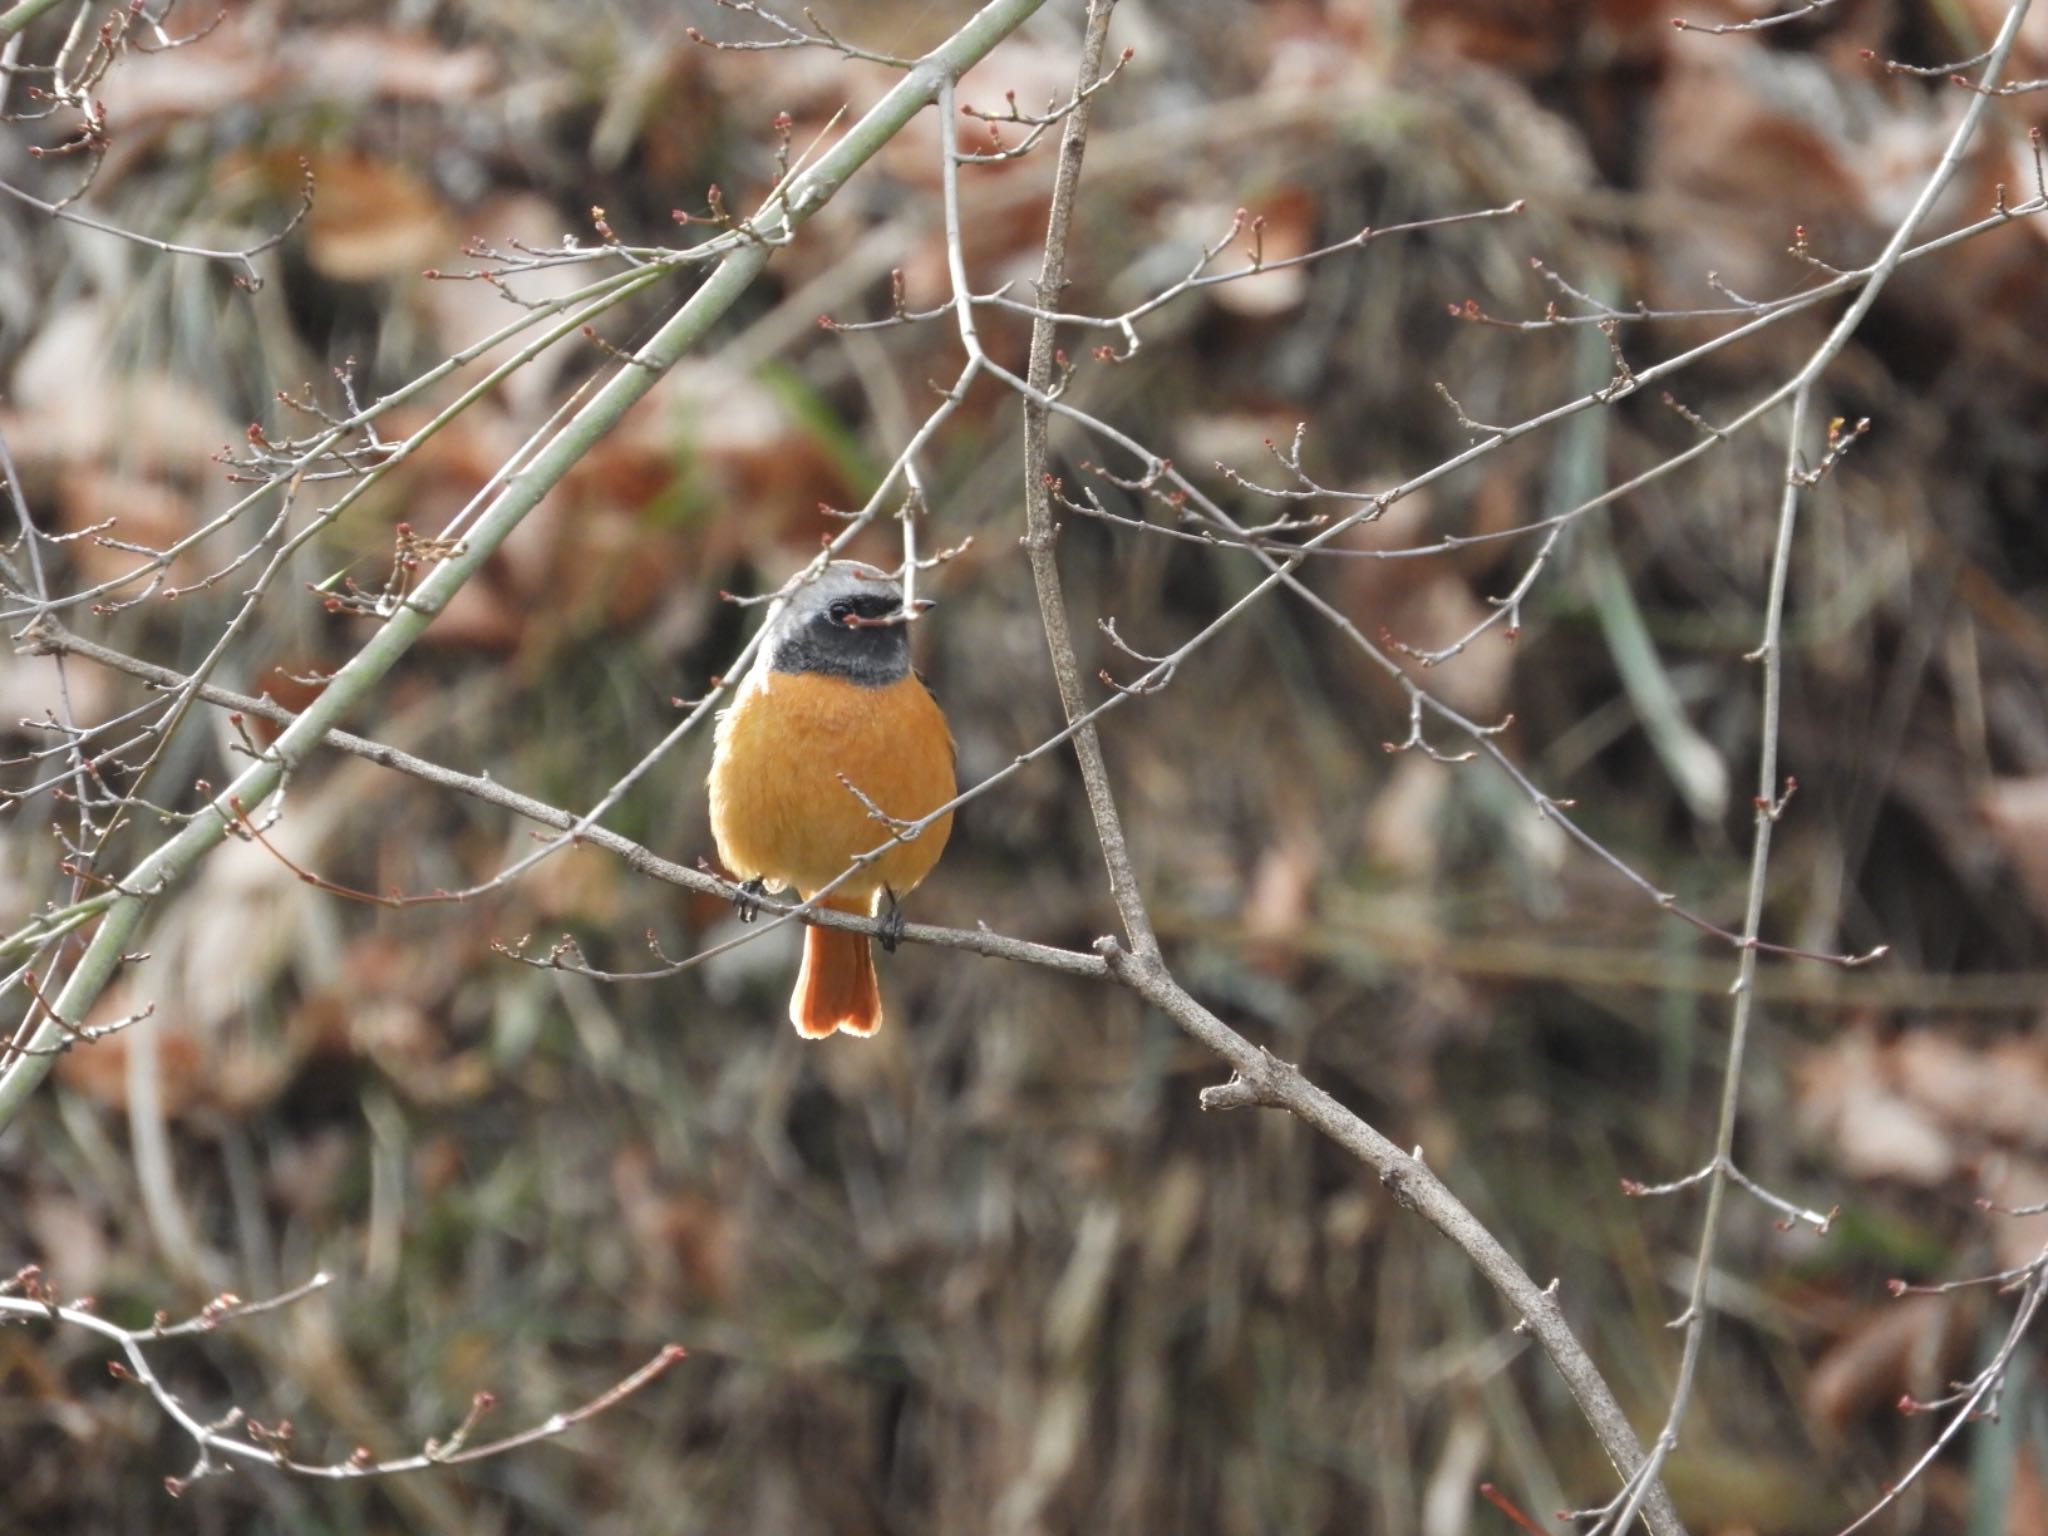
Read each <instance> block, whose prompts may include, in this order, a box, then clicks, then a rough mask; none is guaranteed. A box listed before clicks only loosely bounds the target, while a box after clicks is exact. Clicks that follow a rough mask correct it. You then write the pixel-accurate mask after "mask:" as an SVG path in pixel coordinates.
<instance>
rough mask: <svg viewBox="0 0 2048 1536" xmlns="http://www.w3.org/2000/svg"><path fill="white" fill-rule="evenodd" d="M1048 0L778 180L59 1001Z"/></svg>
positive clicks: (939, 65) (92, 992) (95, 945)
mask: <svg viewBox="0 0 2048 1536" xmlns="http://www.w3.org/2000/svg"><path fill="white" fill-rule="evenodd" d="M1043 4H1044V0H990V3H989V4H987V5H985V6H984V7H983V8H982V9H981V10H980V11H978V12H977V13H976V14H975V15H974V16H973V17H972V18H971V19H969V20H968V22H967V23H966V24H965V25H964V26H963V27H961V28H960V30H959V31H957V32H955V33H954V34H953V36H951V37H950V38H948V39H947V40H946V41H945V42H943V43H941V44H940V45H939V46H938V47H937V48H936V49H934V50H933V51H932V52H931V53H930V54H928V55H926V56H925V57H924V58H923V59H922V60H920V61H919V62H918V64H917V66H916V67H915V68H914V69H912V70H911V71H910V72H909V73H908V74H906V75H905V76H904V77H903V78H902V79H901V80H900V81H898V82H897V84H896V85H895V87H894V88H893V89H891V90H890V92H889V93H888V94H887V95H886V96H884V97H883V98H882V99H881V101H879V102H877V103H876V104H875V106H874V107H872V108H871V109H870V110H869V111H868V113H867V114H866V116H864V117H863V118H862V119H861V120H860V121H859V122H858V123H856V124H855V125H854V126H853V127H852V128H850V129H849V130H848V131H847V133H846V136H845V137H844V138H842V139H841V140H840V141H839V142H838V143H837V144H835V145H834V146H833V147H832V148H831V149H830V150H828V151H827V152H826V153H825V154H824V155H822V156H821V157H820V158H819V159H818V161H817V162H816V164H814V165H813V166H812V167H811V168H810V169H809V170H807V171H805V172H804V173H803V174H801V175H800V176H797V177H795V178H793V179H792V180H791V182H790V183H789V184H788V186H787V187H786V188H784V189H782V190H781V192H780V193H779V194H778V197H777V199H776V206H775V208H774V209H772V210H770V211H768V212H767V213H764V215H763V216H762V222H763V223H765V224H767V225H768V226H770V227H769V228H768V229H767V230H766V231H765V232H764V235H763V238H762V239H761V240H759V241H749V242H745V243H742V244H741V245H739V246H737V247H736V248H735V249H733V250H732V251H731V252H730V253H729V254H728V255H727V256H726V257H725V258H724V260H722V261H721V262H720V263H719V264H718V266H717V267H716V268H715V269H714V270H713V271H712V272H711V273H710V275H709V276H708V277H706V278H705V280H704V282H703V284H702V285H701V286H700V287H699V288H698V289H697V291H696V292H695V293H693V294H692V295H691V296H690V298H689V299H688V300H687V301H686V302H685V303H684V304H683V305H682V307H681V308H680V309H678V310H677V311H676V313H675V314H674V315H672V316H671V317H670V318H669V319H668V320H667V321H666V322H665V323H664V324H663V325H662V326H661V328H660V329H659V330H658V331H656V332H655V334H654V336H653V337H652V339H650V340H649V341H648V342H647V343H646V345H645V346H643V347H642V348H641V349H640V350H639V351H638V352H636V353H635V354H634V355H633V360H632V362H631V363H630V364H629V365H627V366H623V367H621V368H620V369H619V370H618V371H617V372H616V373H614V374H613V375H612V377H611V378H610V379H609V380H608V381H607V382H606V383H605V385H604V387H603V388H602V389H600V390H598V391H597V393H596V394H595V395H594V396H592V398H591V400H590V401H589V403H588V404H586V405H585V406H584V407H583V409H582V410H580V411H578V412H577V413H576V414H575V416H573V417H571V418H570V420H569V421H568V423H567V424H566V425H564V426H563V428H562V430H561V431H560V432H558V433H556V434H555V436H554V437H552V438H551V439H549V441H548V443H547V444H546V446H545V447H543V448H542V449H541V450H540V451H539V452H538V453H536V454H535V455H534V458H533V460H532V462H531V463H530V464H529V465H528V466H527V468H526V469H525V470H524V472H522V473H521V474H520V475H519V476H518V477H517V478H516V479H515V480H513V481H512V482H511V483H510V484H508V485H507V486H506V487H505V488H504V490H503V491H501V492H500V493H499V495H498V496H497V497H496V499H494V500H493V501H492V503H491V504H490V506H489V507H488V508H486V509H485V510H484V512H483V513H481V514H480V515H479V516H478V518H477V520H476V522H475V524H474V526H472V527H471V528H470V529H469V530H468V531H467V532H466V533H465V535H464V540H463V546H462V550H461V552H460V553H458V554H456V555H454V556H452V557H451V558H450V559H448V560H445V561H443V562H442V563H441V564H440V565H439V566H437V567H436V568H435V569H434V571H433V573H432V574H431V575H430V576H428V577H427V579H426V580H425V581H424V582H423V583H422V584H421V585H420V587H419V589H418V590H417V591H416V592H415V593H414V594H413V595H412V597H411V599H410V601H408V602H407V603H405V604H404V605H402V606H401V607H400V608H399V609H398V611H397V612H396V613H394V614H393V615H392V617H391V618H390V620H389V621H388V622H387V623H386V624H385V625H384V627H383V628H382V629H380V630H379V631H378V632H377V634H376V635H375V636H373V637H372V638H371V639H370V641H369V642H368V643H367V644H366V645H364V646H363V648H362V649H361V650H360V651H358V652H357V653H356V655H355V656H354V657H353V658H352V659H351V660H350V661H349V662H348V664H347V665H346V666H344V667H342V668H341V670H340V671H339V672H337V673H336V674H335V676H334V679H333V681H332V682H331V683H330V684H329V686H328V688H327V689H326V691H325V692H323V693H322V694H321V696H320V697H319V698H318V699H317V700H315V701H314V702H313V703H312V704H311V705H309V706H308V707H307V709H306V711H305V713H303V714H302V715H301V716H300V717H299V718H298V720H297V721H296V722H294V723H293V724H292V725H291V726H289V727H287V728H286V730H285V732H284V734H283V735H281V736H280V737H278V739H277V741H276V743H275V744H274V746H273V748H272V751H271V753H270V755H269V756H268V757H267V758H266V759H265V760H264V761H261V762H258V763H256V764H254V765H253V766H252V767H250V768H248V769H247V770H245V771H244V772H243V773H242V774H240V775H239V776H238V777H237V778H236V780H235V782H234V783H233V784H231V785H229V786H228V787H227V788H226V789H225V790H223V791H221V793H220V794H219V796H218V797H217V798H216V799H215V800H214V802H213V806H212V808H213V810H214V812H215V814H213V815H208V816H200V817H197V818H195V819H194V820H193V821H191V822H190V823H189V824H188V825H187V826H186V827H185V828H184V830H182V831H181V832H179V833H178V834H177V835H176V836H175V837H173V838H171V839H170V840H169V841H168V842H166V843H164V844H162V845H161V846H160V847H158V848H157V850H156V851H155V852H154V853H152V854H150V855H149V856H148V857H147V858H145V859H144V860H143V861H142V862H141V863H140V864H138V865H137V866H136V867H135V868H134V869H133V870H132V871H131V872H130V873H129V874H128V875H127V876H126V877H125V878H123V879H122V880H121V881H120V882H119V895H118V896H117V897H116V899H115V900H114V901H113V902H112V903H110V904H109V906H108V907H107V909H106V912H105V915H104V917H103V918H102V919H101V921H100V925H99V928H98V930H97V931H96V932H95V933H94V935H93V938H92V942H91V943H90V944H89V945H88V946H87V947H86V950H85V953H84V954H83V955H82V956H81V957H80V958H79V960H78V961H77V963H76V964H75V965H74V966H73V968H72V971H71V974H70V976H69V977H68V978H67V980H66V982H65V985H64V988H63V990H62V991H61V992H60V993H59V995H58V998H57V1010H58V1012H60V1013H61V1014H62V1015H63V1016H64V1017H66V1018H83V1017H85V1016H86V1015H87V1014H88V1013H89V1012H90V1011H91V1009H92V1005H93V1004H94V1002H95V1001H96V1000H97V999H98V997H99V995H100V993H101V992H102V991H103V990H104V989H105V987H106V985H107V983H108V981H109V980H111V979H112V977H113V974H114V971H115V969H116V968H117V967H118V966H119V964H120V960H121V956H122V955H123V953H125V952H126V950H127V949H128V947H129V940H130V939H131V938H132V937H133V936H134V934H135V931H136V930H137V928H139V927H140V926H141V923H142V917H143V913H144V910H145V909H146V907H147V905H148V901H149V898H150V897H151V896H153V895H155V894H156V893H158V892H160V891H162V890H165V889H167V888H168V887H170V886H171V885H173V884H175V883H176V882H178V881H179V880H182V879H183V878H184V877H185V876H186V875H187V874H189V873H190V872H191V871H192V869H193V868H194V867H196V866H197V865H198V863H199V862H200V860H201V859H203V858H204V857H205V856H206V855H207V854H208V853H210V852H212V851H213V849H214V848H215V847H216V846H218V845H219V843H220V841H221V839H222V838H223V837H225V836H226V835H227V828H228V826H229V824H230V820H231V808H232V805H233V803H234V801H235V800H237V799H239V800H240V801H241V803H242V804H243V805H245V806H248V807H250V808H251V809H254V808H255V807H257V806H259V805H260V804H262V802H263V801H265V800H267V799H268V798H269V797H270V796H271V795H272V794H274V793H275V792H276V791H277V789H278V787H279V786H280V785H281V784H282V783H283V781H284V778H285V775H286V774H287V772H288V771H289V770H290V768H291V766H292V765H293V764H294V763H296V762H297V761H298V760H299V758H300V757H302V756H303V755H304V754H305V753H306V752H307V751H308V750H309V749H310V748H312V747H313V746H314V745H316V744H317V743H318V742H319V741H320V739H321V738H322V737H323V736H324V735H326V733H327V732H328V730H329V729H330V728H331V727H333V726H334V725H335V724H337V723H338V722H339V721H340V719H341V717H342V716H343V715H344V714H345V713H346V712H347V711H348V710H349V709H351V708H353V707H354V706H355V705H356V704H358V703H360V702H361V701H362V700H364V699H365V698H367V697H368V696H369V695H370V694H371V692H372V691H373V690H374V689H375V688H376V686H377V685H378V683H379V682H381V681H382V679H383V677H384V675H385V674H386V673H387V672H389V671H390V669H391V668H392V667H393V666H395V665H396V664H397V662H398V660H399V659H400V658H401V657H402V656H404V654H405V653H406V651H407V650H409V649H410V648H411V646H412V644H413V642H414V641H415V640H417V639H418V638H419V637H420V635H421V634H423V633H424V632H425V631H426V628H427V626H428V625H429V624H431V623H432V622H433V620H434V617H435V615H437V614H438V613H439V612H440V611H441V609H442V608H444V607H445V606H446V605H447V603H448V602H449V600H450V599H451V598H452V597H454V595H455V593H456V592H457V591H458V590H460V588H461V587H462V586H463V585H464V584H465V583H466V582H467V581H468V580H469V579H470V578H471V577H472V576H473V575H475V574H476V572H477V571H479V570H480V569H482V567H483V565H484V563H485V562H486V561H487V560H489V559H490V557H491V556H492V555H493V554H494V553H495V552H496V551H497V549H498V547H499V546H500V545H501V544H502V543H503V542H504V541H505V539H506V537H507V536H508V535H509V534H510V533H511V532H512V530H513V529H514V528H516V527H518V526H519V524H520V523H521V522H522V521H523V520H524V519H525V518H526V516H527V514H528V513H530V512H531V511H532V510H533V509H534V508H535V507H536V506H538V505H539V504H540V501H541V499H542V498H543V497H544V496H545V495H546V494H547V493H548V492H549V491H550V490H552V489H553V488H554V487H555V486H556V485H557V484H558V483H559V482H560V481H561V480H562V478H563V477H564V476H565V475H567V474H568V472H569V471H570V470H571V469H572V468H573V467H574V466H575V465H576V464H577V463H578V462H579V461H581V459H582V458H583V457H584V455H585V454H587V453H588V452H589V451H590V449H591V448H592V447H593V446H594V445H595V444H596V443H597V442H598V441H599V440H600V439H601V438H603V437H604V436H605V434H606V433H608V432H610V431H611V429H612V428H613V427H614V426H616V425H617V424H618V422H619V421H620V420H621V419H622V418H623V417H624V416H625V414H626V411H627V410H628V409H629V408H630V407H631V406H632V405H633V404H634V403H635V402H637V401H638V400H640V399H641V398H642V397H643V396H645V395H646V394H647V393H648V392H649V391H650V390H652V389H653V388H654V385H655V384H656V382H657V381H658V380H659V379H660V377H661V375H662V374H664V373H666V372H667V371H668V369H669V368H671V367H672V366H674V365H675V364H676V363H677V362H679V361H680V360H681V359H682V358H683V357H684V356H685V355H686V354H687V353H688V352H689V351H690V350H691V349H692V348H693V347H695V346H696V345H697V344H698V343H699V342H700V341H702V340H703V338H704V337H705V335H706V334H708V333H709V331H710V329H711V327H712V326H713V325H714V324H715V323H716V322H717V321H718V320H720V319H721V318H723V317H724V316H725V314H726V313H727V312H728V311H729V310H730V309H731V308H732V306H733V305H734V303H735V302H736V301H737V300H738V299H739V297H740V295H741V294H742V293H744V292H745V291H746V290H747V289H748V288H749V287H751V286H752V284H753V281H754V279H755V278H756V277H758V276H759V275H760V273H761V272H762V270H763V269H764V268H765V267H766V266H767V264H768V258H769V256H770V254H771V251H772V248H773V247H772V244H771V239H774V240H776V241H777V242H778V243H779V241H780V240H786V239H787V238H788V237H789V236H790V235H791V234H793V233H794V231H795V230H796V228H797V227H798V226H799V225H800V224H802V223H803V222H804V221H805V220H806V219H807V218H809V216H810V215H811V214H813V213H815V212H816V211H817V210H818V209H819V208H821V207H822V206H824V204H825V203H826V202H828V201H830V199H831V198H832V196H833V195H834V194H835V193H836V192H837V191H838V190H839V189H840V187H841V186H843V185H844V184H845V182H846V180H847V178H848V177H850V176H851V175H852V174H853V173H854V172H855V171H857V170H859V169H860V168H861V167H862V166H863V165H865V164H866V163H867V162H868V160H869V159H871V158H872V157H873V156H874V155H875V154H876V153H877V152H878V151H879V150H880V149H881V148H882V146H883V145H885V144H887V143H888V142H889V141H890V140H891V139H892V138H894V137H895V135H896V134H897V133H899V132H900V131H902V129H903V128H904V126H905V125H906V124H908V123H909V122H910V121H911V120H912V119H913V118H915V117H916V116H917V114H918V113H919V112H921V111H923V110H924V108H925V107H927V106H929V105H930V104H931V103H932V101H933V100H934V99H935V98H936V97H937V96H938V94H939V91H940V89H941V87H942V85H943V84H945V83H947V82H950V81H952V80H954V79H956V78H957V77H958V76H959V74H960V73H961V72H962V71H963V70H965V69H966V68H968V67H969V66H970V65H972V64H973V63H975V62H976V61H977V60H979V59H981V58H983V57H984V56H985V55H987V53H988V52H989V51H990V50H991V49H993V48H994V47H995V46H996V44H997V43H999V42H1001V41H1002V40H1003V39H1004V38H1005V37H1007V36H1009V35H1010V33H1012V32H1013V31H1015V30H1016V29H1017V28H1018V27H1019V26H1020V25H1022V24H1023V22H1024V20H1025V19H1026V18H1027V17H1029V16H1030V15H1031V14H1032V13H1033V12H1035V11H1037V10H1038V9H1039V7H1040V6H1042V5H1043ZM56 1031H57V1026H56V1025H55V1024H54V1023H52V1022H51V1021H49V1020H47V1019H46V1020H44V1022H43V1024H42V1025H41V1026H40V1027H39V1028H38V1030H37V1032H36V1035H35V1036H34V1037H33V1038H32V1039H31V1040H30V1041H29V1042H28V1044H29V1045H30V1046H31V1047H32V1048H35V1049H37V1050H41V1051H47V1050H48V1048H49V1047H50V1046H52V1045H54V1044H55V1043H56V1042H55V1040H54V1038H52V1037H53V1035H54V1034H55V1032H56ZM54 1059H55V1058H54V1057H52V1056H50V1055H47V1054H35V1055H25V1056H20V1057H17V1058H16V1060H15V1061H14V1062H13V1063H12V1064H11V1065H10V1066H9V1067H7V1069H6V1070H5V1071H4V1072H0V1129H4V1128H5V1127H6V1125H7V1124H8V1123H9V1122H11V1121H12V1120H13V1118H14V1117H15V1116H16V1115H17V1114H19V1113H20V1111H21V1108H22V1106H23V1105H24V1104H25V1103H26V1102H27V1101H28V1098H29V1095H30V1094H32V1093H33V1092H34V1091H35V1089H36V1087H37V1086H38V1085H39V1084H40V1083H41V1082H42V1080H43V1078H44V1076H45V1075H46V1074H47V1073H48V1072H49V1069H50V1063H51V1062H52V1061H53V1060H54Z"/></svg>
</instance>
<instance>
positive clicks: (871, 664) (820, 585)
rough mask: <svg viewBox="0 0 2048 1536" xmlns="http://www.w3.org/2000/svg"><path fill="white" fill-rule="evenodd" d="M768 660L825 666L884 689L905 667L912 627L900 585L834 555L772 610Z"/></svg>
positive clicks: (802, 668) (796, 667)
mask: <svg viewBox="0 0 2048 1536" xmlns="http://www.w3.org/2000/svg"><path fill="white" fill-rule="evenodd" d="M766 655H767V661H768V666H769V669H770V670H771V671H775V672H822V673H825V674H827V675H828V676H832V677H842V678H845V679H846V680H847V681H848V682H850V683H856V684H858V685H859V686H861V687H863V688H883V687H887V686H888V685H889V684H890V683H896V682H901V681H902V680H903V679H904V678H905V677H907V676H908V675H909V673H910V631H909V626H908V625H906V624H905V623H904V622H903V589H902V588H901V587H899V586H898V585H897V584H896V583H895V582H894V581H892V580H891V579H890V577H889V575H888V573H887V572H886V571H881V570H877V569H876V568H875V567H874V566H872V565H863V564H862V563H861V562H859V561H858V560H835V561H833V562H832V563H831V564H830V565H828V566H826V567H825V569H824V570H822V571H820V572H819V573H818V574H817V575H816V576H815V577H813V578H812V579H811V580H810V581H808V582H806V583H805V584H804V585H802V586H800V587H798V588H797V589H796V590H795V591H794V592H792V593H790V594H789V596H788V597H785V598H783V599H781V600H780V601H779V602H777V603H776V605H775V606H774V607H773V608H772V609H770V610H769V614H768V639H767V643H766Z"/></svg>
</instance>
